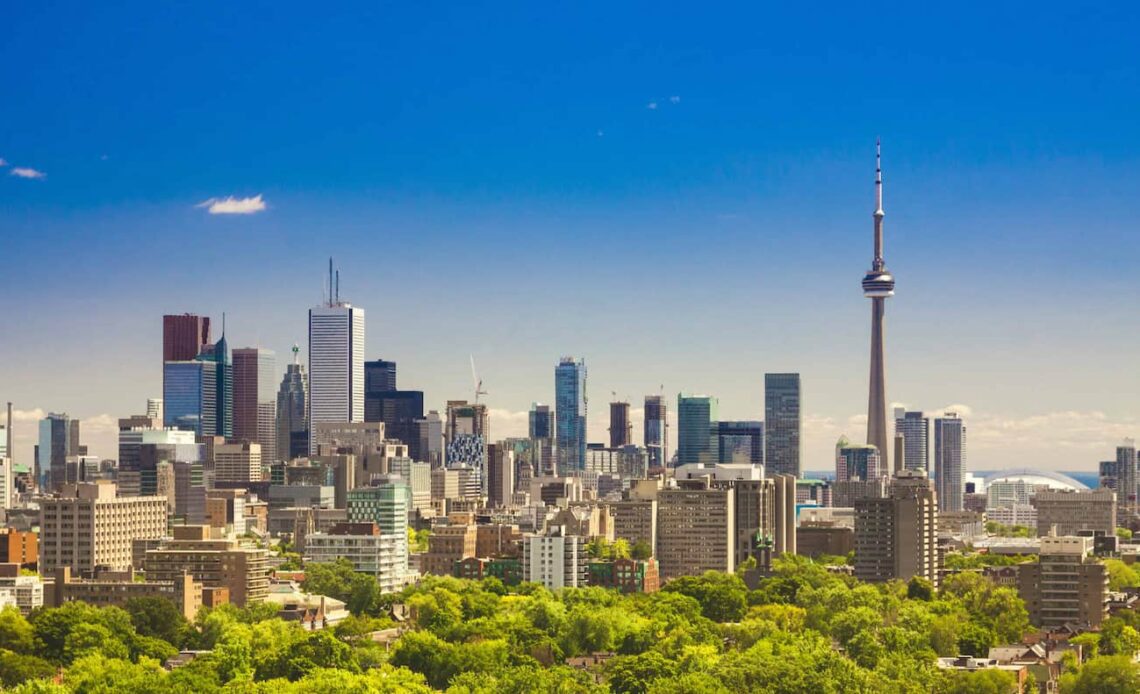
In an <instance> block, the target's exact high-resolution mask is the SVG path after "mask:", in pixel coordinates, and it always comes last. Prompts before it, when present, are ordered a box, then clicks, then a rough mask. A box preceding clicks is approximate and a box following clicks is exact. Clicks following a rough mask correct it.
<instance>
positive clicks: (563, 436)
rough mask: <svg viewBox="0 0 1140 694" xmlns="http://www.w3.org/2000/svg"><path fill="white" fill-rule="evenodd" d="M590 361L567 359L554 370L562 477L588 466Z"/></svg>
mask: <svg viewBox="0 0 1140 694" xmlns="http://www.w3.org/2000/svg"><path fill="white" fill-rule="evenodd" d="M587 403H588V399H587V396H586V361H585V360H584V359H574V357H563V358H562V359H561V360H560V361H559V362H558V366H557V367H555V369H554V419H555V439H556V440H555V448H556V453H555V455H557V457H558V466H557V470H558V474H559V475H574V474H577V472H578V471H579V470H581V469H583V468H584V467H585V465H586V407H587Z"/></svg>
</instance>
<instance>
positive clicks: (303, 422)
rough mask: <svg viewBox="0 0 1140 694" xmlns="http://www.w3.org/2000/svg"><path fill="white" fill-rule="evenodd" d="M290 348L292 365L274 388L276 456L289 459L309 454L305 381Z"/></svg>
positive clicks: (302, 368)
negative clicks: (275, 389)
mask: <svg viewBox="0 0 1140 694" xmlns="http://www.w3.org/2000/svg"><path fill="white" fill-rule="evenodd" d="M299 351H300V350H299V348H298V347H297V345H293V363H292V364H289V365H288V366H287V367H286V369H285V378H283V379H281V386H280V387H279V388H278V389H277V456H278V458H280V459H281V460H292V459H293V458H299V457H302V456H306V455H308V454H309V381H308V379H307V378H306V377H305V367H304V366H302V365H301V364H300V362H299V360H298V356H297V355H298V352H299Z"/></svg>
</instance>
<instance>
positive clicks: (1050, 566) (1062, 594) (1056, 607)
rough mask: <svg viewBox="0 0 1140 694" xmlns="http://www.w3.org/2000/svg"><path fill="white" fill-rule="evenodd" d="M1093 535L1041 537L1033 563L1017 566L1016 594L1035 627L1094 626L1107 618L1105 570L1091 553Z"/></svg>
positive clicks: (1106, 571)
mask: <svg viewBox="0 0 1140 694" xmlns="http://www.w3.org/2000/svg"><path fill="white" fill-rule="evenodd" d="M1093 542H1094V540H1093V538H1091V537H1073V536H1067V537H1066V536H1056V535H1051V536H1048V537H1042V538H1041V550H1040V555H1039V558H1038V560H1037V561H1036V562H1027V563H1022V564H1019V565H1018V566H1017V569H1018V571H1017V584H1018V594H1019V595H1020V596H1021V599H1022V600H1024V601H1025V609H1026V610H1027V611H1028V612H1029V621H1030V623H1031V624H1033V625H1034V626H1038V627H1045V628H1049V627H1060V626H1064V625H1075V626H1076V627H1078V628H1081V629H1095V628H1097V627H1098V626H1100V624H1101V622H1103V621H1104V620H1105V618H1107V617H1108V600H1109V596H1108V570H1107V568H1106V567H1105V565H1104V564H1102V563H1100V562H1099V561H1097V560H1096V558H1095V557H1093V556H1092V550H1093Z"/></svg>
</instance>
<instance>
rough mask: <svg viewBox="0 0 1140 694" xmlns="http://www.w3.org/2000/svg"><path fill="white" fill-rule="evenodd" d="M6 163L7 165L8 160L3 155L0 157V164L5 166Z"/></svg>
mask: <svg viewBox="0 0 1140 694" xmlns="http://www.w3.org/2000/svg"><path fill="white" fill-rule="evenodd" d="M7 165H8V160H7V159H5V158H4V157H0V166H7Z"/></svg>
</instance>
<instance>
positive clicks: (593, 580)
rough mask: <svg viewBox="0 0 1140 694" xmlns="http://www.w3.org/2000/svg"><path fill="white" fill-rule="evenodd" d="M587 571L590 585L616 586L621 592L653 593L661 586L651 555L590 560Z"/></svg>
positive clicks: (655, 563)
mask: <svg viewBox="0 0 1140 694" xmlns="http://www.w3.org/2000/svg"><path fill="white" fill-rule="evenodd" d="M588 571H589V574H590V578H589V582H590V585H592V586H601V587H603V588H616V589H617V590H619V591H621V592H623V593H653V592H655V591H657V590H658V589H659V588H660V587H661V577H660V575H659V574H658V571H657V561H656V560H654V559H653V558H652V557H650V558H649V559H646V560H638V559H612V560H609V561H591V562H589V564H588Z"/></svg>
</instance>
